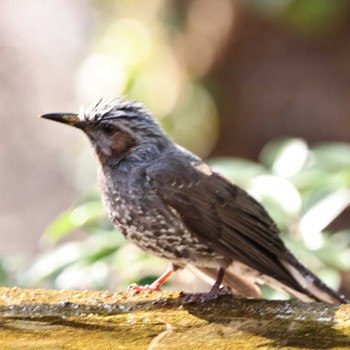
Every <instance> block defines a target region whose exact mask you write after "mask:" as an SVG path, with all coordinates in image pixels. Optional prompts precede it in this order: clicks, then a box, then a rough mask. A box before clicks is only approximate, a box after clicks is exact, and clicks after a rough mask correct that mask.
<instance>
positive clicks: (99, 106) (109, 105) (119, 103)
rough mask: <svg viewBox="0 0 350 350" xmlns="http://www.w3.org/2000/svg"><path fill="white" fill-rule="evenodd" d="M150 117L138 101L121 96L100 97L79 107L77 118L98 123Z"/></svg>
mask: <svg viewBox="0 0 350 350" xmlns="http://www.w3.org/2000/svg"><path fill="white" fill-rule="evenodd" d="M120 117H124V118H137V117H138V118H140V117H142V118H150V117H151V113H150V112H149V110H148V109H147V108H146V107H145V106H144V105H143V104H142V103H140V102H138V101H124V98H123V97H119V98H117V99H109V98H105V97H102V98H100V99H99V100H98V101H97V102H95V103H93V104H92V105H90V106H89V107H88V108H86V109H85V108H84V107H83V106H82V107H80V109H79V118H80V119H81V120H82V121H85V122H88V123H94V124H95V123H99V122H101V121H103V120H111V119H116V118H120Z"/></svg>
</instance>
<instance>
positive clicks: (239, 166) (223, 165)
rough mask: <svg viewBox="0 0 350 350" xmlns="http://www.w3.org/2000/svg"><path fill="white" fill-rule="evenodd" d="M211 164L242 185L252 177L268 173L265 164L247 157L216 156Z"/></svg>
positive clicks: (219, 171)
mask: <svg viewBox="0 0 350 350" xmlns="http://www.w3.org/2000/svg"><path fill="white" fill-rule="evenodd" d="M209 164H210V165H211V166H212V167H213V168H214V170H216V171H217V172H218V173H220V174H222V175H223V176H225V177H227V178H228V179H230V180H231V181H233V182H234V183H237V184H238V185H241V186H245V185H247V182H248V181H249V180H250V179H251V178H253V177H255V176H258V175H262V174H264V173H266V169H264V167H263V166H261V165H260V164H257V163H254V162H251V161H249V160H245V159H238V158H224V157H222V158H214V159H211V160H210V162H209Z"/></svg>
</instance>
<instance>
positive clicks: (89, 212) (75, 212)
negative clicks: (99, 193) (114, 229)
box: [44, 201, 105, 244]
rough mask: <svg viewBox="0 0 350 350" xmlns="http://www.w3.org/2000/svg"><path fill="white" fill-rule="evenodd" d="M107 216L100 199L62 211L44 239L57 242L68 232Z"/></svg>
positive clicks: (47, 230)
mask: <svg viewBox="0 0 350 350" xmlns="http://www.w3.org/2000/svg"><path fill="white" fill-rule="evenodd" d="M104 217H105V211H104V209H103V207H102V205H101V202H100V201H91V202H87V203H84V204H82V205H80V206H78V207H77V208H75V209H69V210H66V211H64V212H63V213H61V214H60V215H59V216H58V217H57V218H56V219H55V220H54V221H53V222H52V223H51V225H50V226H49V227H48V228H47V229H46V231H45V233H44V239H45V240H47V241H49V242H50V243H53V244H55V243H57V242H59V241H60V240H62V239H63V238H64V237H66V236H67V235H68V234H70V233H71V232H73V231H74V230H77V229H79V228H82V227H86V226H88V225H91V224H93V223H95V222H97V221H99V220H100V219H102V218H104Z"/></svg>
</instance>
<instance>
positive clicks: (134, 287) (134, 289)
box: [128, 264, 176, 292]
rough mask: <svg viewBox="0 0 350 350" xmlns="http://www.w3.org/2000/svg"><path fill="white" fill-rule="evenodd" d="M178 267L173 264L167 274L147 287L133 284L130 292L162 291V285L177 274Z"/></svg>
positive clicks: (166, 271)
mask: <svg viewBox="0 0 350 350" xmlns="http://www.w3.org/2000/svg"><path fill="white" fill-rule="evenodd" d="M175 271H176V267H174V265H173V264H171V265H169V266H168V267H167V269H166V270H165V272H164V273H163V274H162V275H161V276H160V277H159V278H157V279H156V280H155V281H154V282H153V283H152V284H150V285H148V284H147V285H145V286H138V285H137V284H135V283H134V284H132V285H131V286H129V288H128V291H131V292H142V291H158V292H159V291H160V288H161V287H162V285H163V284H164V283H165V282H166V281H167V280H168V279H169V278H170V277H171V276H172V275H173V274H174V273H175Z"/></svg>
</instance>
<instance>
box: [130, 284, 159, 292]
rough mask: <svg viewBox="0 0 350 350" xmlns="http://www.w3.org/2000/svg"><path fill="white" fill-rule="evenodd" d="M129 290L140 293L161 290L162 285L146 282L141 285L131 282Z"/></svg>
mask: <svg viewBox="0 0 350 350" xmlns="http://www.w3.org/2000/svg"><path fill="white" fill-rule="evenodd" d="M128 292H130V293H132V294H138V293H140V292H151V293H152V292H160V287H159V286H158V285H153V284H146V285H144V286H139V285H137V284H136V283H133V284H131V285H130V286H129V287H128Z"/></svg>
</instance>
